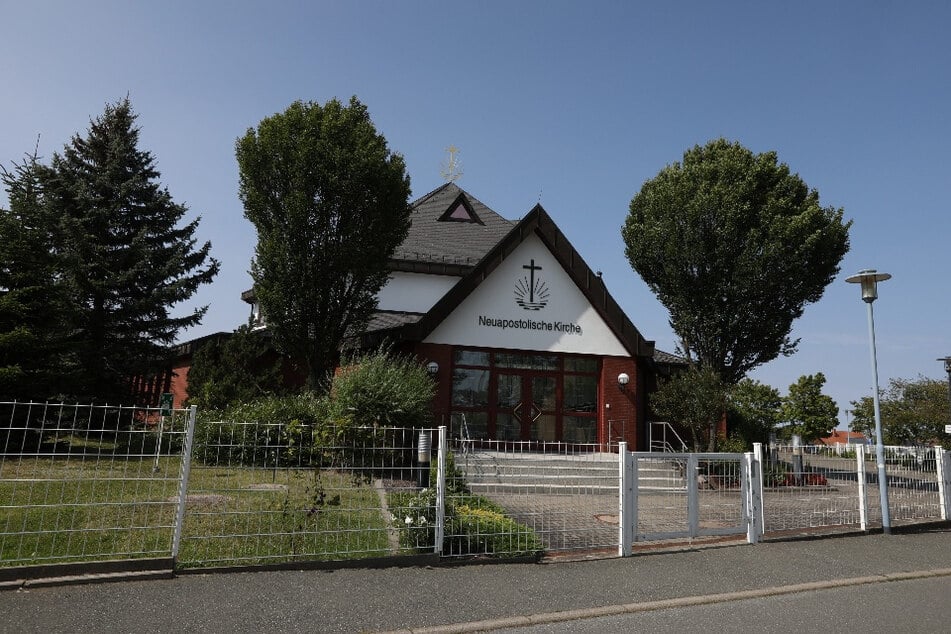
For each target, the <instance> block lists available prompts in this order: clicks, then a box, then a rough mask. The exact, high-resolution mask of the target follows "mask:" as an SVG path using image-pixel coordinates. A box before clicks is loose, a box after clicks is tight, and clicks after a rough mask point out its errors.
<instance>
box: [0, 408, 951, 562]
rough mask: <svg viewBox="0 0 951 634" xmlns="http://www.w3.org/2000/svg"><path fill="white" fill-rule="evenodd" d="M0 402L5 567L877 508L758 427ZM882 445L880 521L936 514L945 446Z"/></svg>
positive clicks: (552, 545)
mask: <svg viewBox="0 0 951 634" xmlns="http://www.w3.org/2000/svg"><path fill="white" fill-rule="evenodd" d="M0 415H2V417H3V419H2V421H0V450H2V453H0V566H6V567H16V566H25V565H32V564H44V563H65V562H87V561H111V560H119V559H137V558H138V559H141V558H161V557H166V558H167V557H171V558H172V560H174V561H177V563H178V565H179V566H182V567H193V568H201V567H220V566H246V565H255V564H274V563H283V562H296V561H303V560H334V561H339V560H351V559H364V558H381V557H393V556H401V555H409V554H421V553H427V554H430V555H432V556H442V557H450V558H459V557H498V556H502V557H516V556H533V555H537V554H539V553H542V552H544V553H547V554H559V553H569V554H579V553H584V554H585V555H586V556H589V555H593V554H597V553H601V554H602V555H607V554H614V553H616V552H622V553H623V554H627V553H629V552H630V547H629V546H630V544H633V543H634V542H635V541H657V540H664V539H680V538H682V537H684V536H687V537H689V538H691V539H693V538H695V537H704V536H720V535H732V534H740V533H742V532H743V531H744V530H747V531H749V534H748V536H747V537H748V539H749V540H751V541H754V540H755V536H754V535H753V533H754V532H756V531H760V532H763V531H765V533H766V534H767V536H768V535H770V534H781V533H784V532H802V531H810V532H815V531H816V530H819V531H823V530H826V531H831V530H838V529H839V528H843V527H845V528H850V529H860V530H865V529H867V528H870V527H872V528H874V527H877V526H881V520H882V512H881V508H880V504H879V494H878V476H877V471H876V468H875V458H874V452H873V451H866V450H865V448H863V447H859V448H846V449H844V450H843V449H842V448H827V447H801V448H793V447H779V446H777V447H772V448H771V449H770V450H769V451H768V452H767V453H766V454H765V456H763V457H762V460H761V462H760V461H759V458H758V457H757V455H756V454H755V453H754V454H745V455H744V454H671V453H638V454H631V453H627V452H626V451H625V452H624V453H614V452H613V451H612V449H613V447H608V446H603V445H597V444H591V445H584V444H566V443H539V442H526V443H522V442H513V441H506V442H494V441H486V440H478V441H473V440H471V439H463V438H454V439H451V438H449V434H447V433H446V430H445V428H439V429H408V428H407V429H404V428H388V427H360V426H355V425H346V424H342V425H330V424H322V425H320V426H317V427H309V426H306V425H302V424H300V423H299V422H297V421H266V422H260V423H239V422H229V421H212V422H202V423H199V424H197V425H194V417H195V412H194V410H191V411H184V410H174V411H172V412H170V413H169V415H168V416H165V417H164V418H163V417H162V416H161V411H160V410H156V409H142V408H126V407H108V406H77V405H62V404H57V405H52V404H38V403H0ZM189 429H194V434H195V436H194V442H193V443H192V442H191V436H190V435H189ZM189 452H190V453H189ZM885 462H886V470H887V473H888V499H889V509H890V515H891V518H892V519H893V523H897V524H902V523H914V522H923V521H931V520H937V519H941V520H943V519H947V514H948V511H949V506H951V504H949V502H948V494H949V489H951V464H949V463H951V461H949V460H948V459H947V454H946V453H945V452H943V451H941V450H940V449H934V448H888V450H887V452H886V459H885ZM630 464H636V472H635V473H636V475H629V471H628V469H629V465H630ZM754 467H755V468H754ZM754 473H755V474H756V475H755V476H754V475H753V474H754ZM759 475H761V476H762V490H760V487H759V485H758V481H759V479H758V477H757V476H759ZM628 480H633V482H634V485H633V487H632V488H633V490H631V491H628V488H629V487H630V484H629V483H628ZM186 485H187V490H186V489H185V487H186ZM183 492H184V494H183ZM628 495H630V497H631V500H633V502H632V501H631V500H629V499H628ZM629 512H630V513H633V515H632V516H628V515H627V513H629ZM631 517H633V521H632V519H631ZM625 543H627V544H628V546H625ZM622 549H623V550H622Z"/></svg>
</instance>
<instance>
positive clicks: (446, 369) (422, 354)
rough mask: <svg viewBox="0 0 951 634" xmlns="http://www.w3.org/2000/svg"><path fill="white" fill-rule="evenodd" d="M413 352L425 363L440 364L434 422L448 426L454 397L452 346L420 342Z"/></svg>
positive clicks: (434, 403) (434, 402)
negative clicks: (433, 362)
mask: <svg viewBox="0 0 951 634" xmlns="http://www.w3.org/2000/svg"><path fill="white" fill-rule="evenodd" d="M413 354H415V355H416V356H417V358H419V361H420V363H422V364H423V365H426V364H427V363H429V362H430V361H435V362H436V363H438V364H439V371H438V372H437V373H436V386H437V387H436V398H434V399H433V410H432V411H433V424H434V425H437V426H438V425H447V426H448V425H449V407H450V402H451V399H452V346H447V345H445V344H437V343H419V344H416V346H415V347H414V348H413Z"/></svg>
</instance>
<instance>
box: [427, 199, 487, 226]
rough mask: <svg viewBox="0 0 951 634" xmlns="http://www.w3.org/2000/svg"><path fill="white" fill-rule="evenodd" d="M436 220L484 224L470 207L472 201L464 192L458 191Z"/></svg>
mask: <svg viewBox="0 0 951 634" xmlns="http://www.w3.org/2000/svg"><path fill="white" fill-rule="evenodd" d="M438 222H474V223H476V224H480V225H482V224H485V223H484V222H482V220H481V219H480V218H479V216H478V215H476V212H475V210H474V209H473V208H472V203H470V202H469V199H468V198H467V197H466V195H465V192H459V195H458V196H456V199H455V200H453V201H452V204H451V205H449V207H447V208H446V211H445V212H443V214H442V215H441V216H440V217H439V220H438Z"/></svg>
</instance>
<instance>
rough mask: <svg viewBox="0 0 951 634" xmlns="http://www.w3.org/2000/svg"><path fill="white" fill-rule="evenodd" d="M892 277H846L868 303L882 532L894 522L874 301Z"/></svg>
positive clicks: (861, 274) (864, 273)
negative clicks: (890, 507) (890, 511)
mask: <svg viewBox="0 0 951 634" xmlns="http://www.w3.org/2000/svg"><path fill="white" fill-rule="evenodd" d="M887 279H891V275H890V274H888V273H878V272H877V271H876V270H875V269H865V270H863V271H859V272H858V274H856V275H853V276H851V277H847V278H845V281H846V282H850V283H852V284H861V285H862V300H863V301H864V302H865V303H866V304H867V305H868V337H869V340H870V341H871V343H872V382H873V386H872V387H873V388H874V391H873V392H872V403H873V404H874V406H875V459H876V461H877V462H878V492H879V495H880V497H881V501H882V532H884V533H885V534H886V535H889V534H891V532H892V522H891V518H890V517H889V514H888V479H887V476H886V474H885V445H884V443H883V442H882V412H881V407H880V406H879V402H878V359H877V358H876V356H875V316H874V315H873V313H872V302H874V301H875V300H876V299H878V283H879V282H884V281H885V280H887Z"/></svg>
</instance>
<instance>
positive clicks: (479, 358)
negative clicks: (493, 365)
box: [452, 350, 489, 368]
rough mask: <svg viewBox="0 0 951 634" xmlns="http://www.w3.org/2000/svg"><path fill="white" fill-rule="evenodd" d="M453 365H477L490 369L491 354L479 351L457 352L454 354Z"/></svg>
mask: <svg viewBox="0 0 951 634" xmlns="http://www.w3.org/2000/svg"><path fill="white" fill-rule="evenodd" d="M452 360H453V363H455V364H456V365H477V366H479V367H483V368H487V367H489V353H488V352H479V351H478V350H455V351H453V353H452Z"/></svg>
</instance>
